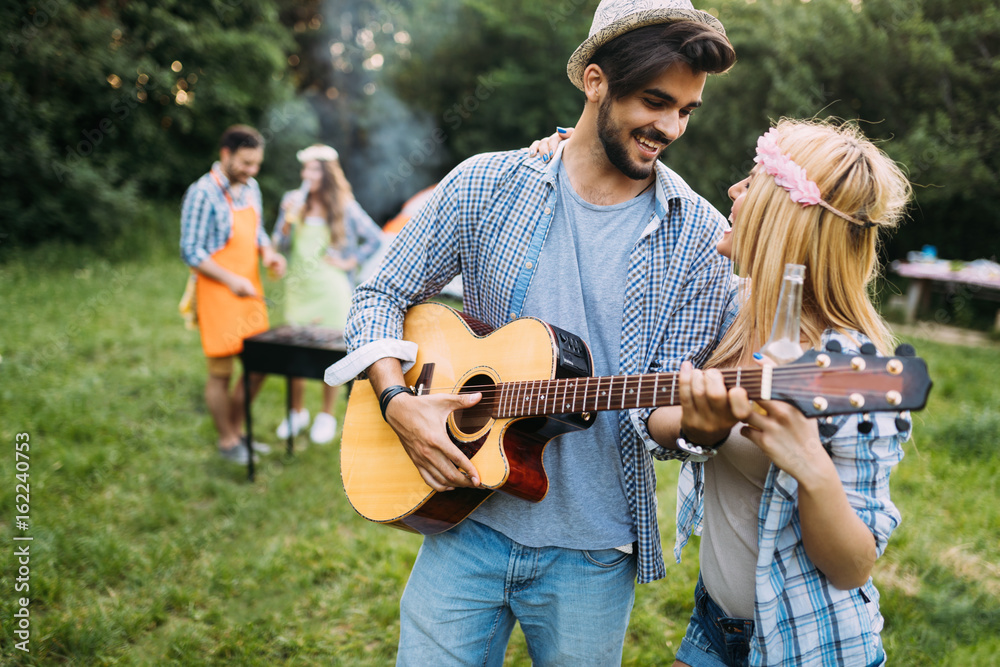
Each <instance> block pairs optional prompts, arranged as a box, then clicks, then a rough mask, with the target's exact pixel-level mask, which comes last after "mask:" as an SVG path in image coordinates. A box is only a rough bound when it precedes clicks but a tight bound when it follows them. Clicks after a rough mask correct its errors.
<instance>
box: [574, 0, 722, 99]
mask: <svg viewBox="0 0 1000 667" xmlns="http://www.w3.org/2000/svg"><path fill="white" fill-rule="evenodd" d="M675 21H694V22H695V23H701V24H704V25H706V26H708V27H709V28H712V29H713V30H715V31H717V32H719V34H721V35H722V36H723V37H725V35H726V29H725V28H724V27H723V26H722V21H720V20H719V19H717V18H715V17H714V16H712V15H711V14H709V13H708V12H703V11H700V10H698V9H695V8H694V6H693V5H692V4H691V2H690V1H689V0H601V4H600V5H598V6H597V11H596V12H594V22H593V24H591V26H590V36H589V37H587V39H586V40H584V42H583V44H581V45H580V46H579V47H578V48H577V49H576V51H574V52H573V55H572V56H570V59H569V64H568V65H567V66H566V74H567V75H569V80H570V81H572V82H573V85H574V86H576V87H577V88H579V89H580V90H583V70H585V69H586V68H587V65H588V64H590V59H591V58H593V57H594V54H595V53H597V50H598V49H599V48H601V47H602V46H604V45H605V44H607V43H608V42H610V41H611V40H613V39H614V38H615V37H620V36H621V35H624V34H625V33H627V32H629V31H632V30H635V29H636V28H644V27H645V26H648V25H656V24H658V23H673V22H675Z"/></svg>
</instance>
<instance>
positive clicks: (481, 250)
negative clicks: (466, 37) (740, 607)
mask: <svg viewBox="0 0 1000 667" xmlns="http://www.w3.org/2000/svg"><path fill="white" fill-rule="evenodd" d="M561 151H562V147H560V149H559V150H558V151H557V152H556V154H555V156H554V157H553V159H551V160H550V161H549V162H548V163H546V162H543V161H542V159H541V158H540V157H528V155H527V151H524V150H521V151H512V152H506V153H491V154H484V155H479V156H476V157H473V158H470V159H469V160H466V161H465V162H463V163H462V164H461V165H459V166H458V167H457V168H455V169H454V170H453V171H452V172H451V173H450V174H449V175H448V176H447V177H445V179H444V180H443V181H442V182H441V183H440V185H439V186H438V187H437V188H436V189H435V191H434V194H433V197H432V198H431V200H430V201H429V202H428V204H427V205H426V206H425V207H424V208H423V209H422V210H421V212H420V213H419V214H418V215H417V216H416V217H415V218H414V219H413V220H411V221H410V222H409V223H408V224H407V225H406V226H405V227H404V228H403V231H402V232H401V233H400V234H399V236H398V237H397V238H396V240H395V242H394V243H393V245H392V247H391V248H390V249H389V251H388V254H387V256H386V257H385V259H384V260H383V263H382V265H381V268H380V270H379V272H378V273H376V275H375V276H374V277H372V278H371V279H370V280H369V281H367V282H365V283H363V284H362V285H361V286H360V287H359V288H358V289H357V291H356V292H355V295H354V300H353V302H352V306H351V314H350V316H349V320H348V324H347V331H346V337H347V342H348V346H349V349H350V350H356V349H358V348H361V347H362V346H365V345H367V346H368V351H370V349H371V348H372V347H373V345H377V344H378V343H379V342H380V341H385V340H386V339H398V338H399V337H401V336H402V324H403V317H404V314H405V311H406V309H407V308H408V307H409V306H411V305H414V304H417V303H420V302H422V301H425V300H426V299H428V298H430V297H432V296H434V295H435V294H437V293H438V292H439V291H440V290H441V288H442V287H444V286H445V285H446V284H447V283H448V282H449V281H450V280H451V279H452V278H453V277H455V276H456V275H458V274H459V273H461V275H462V284H463V290H464V307H463V309H464V311H465V312H466V313H468V314H470V315H472V316H473V317H475V318H477V319H479V320H482V321H483V322H485V323H486V324H488V325H490V326H492V327H495V328H496V327H500V326H501V325H503V324H505V323H507V322H510V321H511V320H513V319H515V318H517V317H520V316H522V315H533V316H537V317H539V318H540V319H542V320H544V319H545V314H544V313H524V312H522V307H523V304H524V300H525V296H526V295H527V292H528V287H529V286H530V284H531V279H532V276H533V275H534V267H535V265H536V263H537V261H538V256H539V254H540V252H541V249H542V244H543V243H544V242H545V236H546V234H547V232H548V229H549V223H550V222H551V221H552V217H553V213H554V208H555V206H556V200H557V193H556V184H555V179H556V174H557V173H558V165H559V161H560V160H561V156H562V152H561ZM656 169H657V179H656V206H655V211H654V215H653V216H652V217H651V219H650V221H649V224H648V225H647V226H646V228H645V230H644V231H643V233H642V236H641V238H640V239H639V240H638V241H637V242H636V244H635V246H634V247H633V249H632V252H631V255H630V257H629V266H628V271H627V278H626V283H625V303H624V304H623V305H622V340H621V352H620V358H619V372H620V373H621V374H630V375H631V374H636V373H646V372H666V371H676V370H678V369H679V368H680V364H681V362H682V361H684V360H691V361H693V362H694V363H695V364H696V365H700V364H702V363H703V362H704V361H705V360H706V359H707V358H708V355H709V353H710V352H711V349H712V347H713V345H714V342H715V339H716V333H717V331H718V329H719V325H720V321H721V318H722V316H723V313H724V310H725V304H726V301H727V289H726V288H727V286H728V276H729V275H730V274H731V273H732V264H731V263H730V262H729V260H727V259H725V258H724V257H722V256H720V255H719V254H718V253H717V252H716V250H715V244H716V243H717V242H718V241H719V239H720V238H721V236H722V232H723V230H725V229H727V228H728V225H727V223H726V221H725V219H724V218H723V217H722V216H721V215H720V214H719V212H718V211H716V210H715V209H714V208H712V206H711V205H709V204H708V202H706V201H705V200H704V199H703V198H701V197H700V196H698V195H697V194H695V193H694V192H693V191H692V190H691V189H690V188H689V187H688V186H687V184H686V183H684V181H683V180H682V179H681V178H680V177H679V176H677V175H676V174H675V173H674V172H672V171H671V170H670V169H668V168H667V167H665V166H664V165H662V164H659V163H657V165H656ZM594 270H600V269H599V267H594ZM363 352H365V351H362V353H363ZM383 356H390V355H383ZM345 361H348V360H345ZM372 361H374V359H372ZM368 363H371V361H368ZM650 412H651V410H649V409H643V410H632V411H628V412H620V413H618V422H619V427H620V432H621V460H622V466H623V468H624V472H625V481H626V494H627V496H628V501H629V507H630V510H631V513H632V517H633V520H634V522H635V528H636V533H637V535H638V547H639V554H638V555H639V559H638V580H639V582H640V583H646V582H650V581H653V580H655V579H659V578H661V577H663V576H664V575H665V574H666V568H665V566H664V563H663V552H662V549H661V547H660V533H659V528H658V526H657V523H656V495H655V491H656V476H655V473H654V471H653V461H652V457H651V455H652V456H658V457H660V456H664V455H666V454H667V453H668V452H667V451H666V450H664V449H663V448H661V447H659V445H657V444H656V443H654V442H653V441H652V440H650V439H649V434H648V432H647V431H646V419H647V418H648V416H649V413H650ZM671 451H672V450H671Z"/></svg>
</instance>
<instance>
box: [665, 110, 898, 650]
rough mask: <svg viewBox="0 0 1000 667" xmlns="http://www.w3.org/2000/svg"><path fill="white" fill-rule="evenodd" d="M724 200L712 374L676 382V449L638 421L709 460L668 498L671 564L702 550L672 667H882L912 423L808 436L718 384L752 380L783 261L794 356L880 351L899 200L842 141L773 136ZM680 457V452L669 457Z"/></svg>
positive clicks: (857, 136) (871, 151)
mask: <svg viewBox="0 0 1000 667" xmlns="http://www.w3.org/2000/svg"><path fill="white" fill-rule="evenodd" d="M755 162H756V163H757V165H756V166H755V167H754V169H753V171H752V172H751V174H750V176H749V177H748V178H746V179H744V180H742V181H740V182H739V183H737V184H735V185H734V186H732V187H731V188H730V190H729V196H730V198H731V199H732V200H733V207H732V214H731V215H730V221H731V222H732V227H733V228H732V231H731V232H727V233H726V235H725V237H724V238H723V240H722V241H721V242H720V243H719V245H718V250H719V252H720V253H721V254H723V255H725V256H727V257H731V258H732V259H733V260H734V262H735V264H736V265H737V266H739V267H740V268H741V274H742V277H743V280H742V284H741V287H740V289H739V293H738V298H737V299H736V305H737V306H738V307H737V308H735V309H734V311H732V312H733V313H734V314H735V319H734V320H733V322H732V325H731V326H729V328H728V330H726V331H725V333H724V335H723V336H722V338H721V341H720V343H719V345H718V347H717V348H716V350H715V352H714V354H713V356H712V357H711V358H710V360H709V362H708V363H707V364H706V368H708V369H709V370H704V371H702V370H694V369H692V368H691V366H690V364H685V366H684V367H683V368H682V371H681V380H680V388H681V398H682V407H681V408H680V409H681V410H682V411H683V412H682V417H681V433H680V434H678V433H672V432H670V430H669V428H664V426H663V424H667V423H669V421H668V419H667V417H668V416H669V412H668V411H669V410H677V409H678V408H668V409H661V410H657V411H656V412H654V413H653V414H652V415H651V417H650V419H649V422H648V427H649V431H650V434H651V436H652V437H653V439H654V440H656V441H657V442H660V443H668V445H667V446H670V445H669V443H674V446H676V444H677V443H676V441H677V439H678V438H683V439H684V440H687V441H688V442H689V443H694V444H698V445H701V446H703V447H705V448H706V453H707V456H698V457H693V458H701V459H702V460H701V461H694V460H691V459H689V460H687V461H686V462H685V463H684V465H683V468H682V471H681V477H680V480H679V482H678V489H677V493H678V513H677V544H676V546H675V556H676V557H677V559H678V560H679V559H680V551H681V548H682V547H683V546H684V544H685V543H686V542H687V540H688V538H689V537H690V536H691V535H692V534H698V533H699V532H700V533H701V535H702V540H701V546H700V549H699V557H700V565H701V573H700V576H699V581H698V586H697V588H696V592H695V611H694V613H693V614H692V617H691V621H690V624H689V626H688V631H687V635H686V637H685V638H684V641H683V642H682V644H681V647H680V649H679V651H678V654H677V662H676V663H674V664H675V667H678V666H684V665H690V666H691V667H701V666H703V665H748V664H749V665H880V664H883V663H884V662H885V653H884V651H883V649H882V643H881V639H880V636H879V632H880V630H881V628H882V624H883V620H882V616H881V615H880V613H879V608H878V601H879V594H878V591H877V590H876V589H875V587H874V585H873V584H872V579H871V576H870V575H871V571H872V567H873V565H874V563H875V560H876V558H878V557H879V556H880V555H881V554H882V552H883V551H884V550H885V547H886V543H887V542H888V540H889V536H890V535H891V534H892V532H893V530H894V529H895V528H896V526H897V525H898V524H899V521H900V515H899V512H898V511H897V509H896V507H895V506H894V505H893V503H892V501H891V500H890V497H889V472H890V470H891V468H892V467H893V466H894V465H895V464H896V463H898V462H899V461H900V459H901V458H902V456H903V450H902V447H901V445H902V443H903V442H904V441H905V440H906V439H907V438H908V437H909V434H910V432H909V429H910V423H909V422H908V421H906V420H896V419H894V417H895V415H893V414H890V413H878V414H874V415H872V416H871V421H872V423H871V424H862V422H861V419H862V418H861V417H859V416H857V415H853V416H847V417H841V418H839V419H838V420H837V421H836V422H835V425H834V426H832V427H829V428H824V432H823V433H822V434H821V433H820V430H819V429H818V424H817V422H816V420H811V419H807V418H805V417H804V416H803V415H802V414H800V413H799V412H798V411H796V410H795V409H794V408H793V407H791V406H789V405H787V404H784V403H780V402H769V401H762V402H761V407H762V408H763V410H764V411H766V414H761V412H760V411H755V410H752V409H751V405H750V402H749V401H748V400H747V395H746V392H745V391H744V390H743V389H732V390H729V391H728V392H727V391H726V389H725V385H724V384H723V382H722V375H721V373H720V372H719V371H718V370H715V369H719V368H733V367H738V366H752V365H753V364H754V363H755V362H757V363H760V362H761V361H762V357H761V355H760V354H759V353H758V352H756V351H757V350H759V349H760V348H761V346H762V345H763V344H764V342H765V341H766V340H767V339H768V336H769V335H770V328H771V324H772V321H773V317H774V312H775V309H776V307H777V302H778V295H779V292H780V289H781V279H782V274H783V271H782V269H783V267H784V265H785V264H786V263H794V264H802V265H805V266H806V273H805V282H804V285H803V296H802V318H801V343H802V347H803V348H804V349H808V348H817V349H822V348H824V347H825V346H826V345H827V344H828V343H829V342H830V341H836V342H838V343H839V344H840V345H841V347H842V348H843V349H844V350H845V351H846V350H855V351H856V350H859V349H860V348H861V346H862V345H864V344H866V343H872V344H874V346H875V348H876V349H877V350H878V352H879V353H882V354H886V353H889V352H890V350H891V347H892V344H893V341H892V335H891V333H890V332H889V330H888V328H887V327H886V324H885V322H884V321H883V320H882V318H881V317H880V316H879V314H878V312H877V311H876V309H875V307H874V306H873V304H872V302H871V299H870V294H871V282H872V279H873V278H874V277H875V276H876V275H877V273H878V270H879V262H878V241H879V234H880V233H881V232H883V231H885V230H889V229H891V228H893V227H894V226H895V225H896V224H897V223H898V221H899V219H900V218H901V216H902V214H903V212H904V209H905V207H906V204H907V202H908V199H909V196H910V186H909V183H908V181H907V179H906V178H905V176H904V175H903V174H902V172H901V171H900V169H899V167H898V166H897V165H896V164H895V163H894V162H892V160H890V159H889V158H888V157H887V156H886V155H885V154H884V153H883V152H881V151H880V150H879V149H878V148H876V147H875V146H874V145H873V144H872V143H871V142H870V141H868V140H867V139H866V138H865V137H864V136H863V135H862V134H861V132H860V131H859V130H857V129H856V128H855V127H853V126H851V125H833V124H830V123H826V122H818V121H814V122H804V121H790V120H783V121H781V122H780V123H778V125H777V127H775V128H772V129H771V130H769V131H768V132H767V133H766V134H765V135H764V136H762V137H761V138H760V140H759V141H758V144H757V157H756V158H755ZM681 445H684V442H683V441H682V442H681Z"/></svg>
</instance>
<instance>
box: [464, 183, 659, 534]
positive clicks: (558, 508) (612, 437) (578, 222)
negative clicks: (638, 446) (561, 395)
mask: <svg viewBox="0 0 1000 667" xmlns="http://www.w3.org/2000/svg"><path fill="white" fill-rule="evenodd" d="M556 189H557V197H558V198H557V200H556V207H555V213H554V215H553V218H552V224H551V227H550V228H549V232H548V236H547V237H546V239H545V245H544V246H543V248H542V252H541V255H540V256H539V258H538V267H537V268H536V270H535V275H534V276H533V278H532V281H531V286H530V287H529V289H528V294H527V298H526V300H525V302H524V309H523V311H522V313H523V314H524V315H530V316H533V317H537V318H539V319H541V320H543V321H545V322H548V323H549V324H552V325H555V326H557V327H559V328H561V329H564V330H566V331H569V332H571V333H574V334H576V335H578V336H580V337H581V338H583V340H584V341H586V342H587V344H588V345H589V347H590V351H591V353H592V355H593V357H594V375H599V376H605V375H616V374H617V373H618V368H619V355H620V350H621V331H622V316H623V303H624V300H625V277H626V272H627V270H628V258H629V255H630V253H631V252H632V248H633V246H634V245H635V243H636V242H637V241H638V240H639V237H640V236H641V234H642V231H643V230H644V229H645V228H646V226H647V225H648V224H649V222H650V219H651V218H652V216H653V212H654V206H655V195H654V190H653V187H650V188H649V189H648V190H646V191H645V192H643V193H642V194H641V195H639V196H637V197H635V198H633V199H631V200H629V201H627V202H623V203H621V204H615V205H613V206H597V205H595V204H591V203H589V202H586V201H584V200H583V199H581V198H580V196H579V195H578V194H577V193H576V192H575V191H574V190H573V186H572V185H571V184H570V181H569V176H568V175H567V174H566V171H565V168H564V167H563V165H562V163H560V168H559V173H558V177H557V184H556ZM596 414H597V419H596V420H595V423H594V425H593V426H591V427H590V428H589V429H587V430H584V431H573V432H571V433H567V434H565V435H562V436H559V437H558V438H555V439H554V440H552V441H551V442H549V445H548V447H547V448H546V449H545V456H544V459H543V460H544V463H545V471H546V474H547V475H548V478H549V492H548V495H546V497H545V498H544V499H543V500H542V501H541V502H539V503H532V502H529V501H526V500H521V499H520V498H515V497H513V496H510V495H507V494H505V493H496V494H493V496H491V497H490V499H489V500H487V501H486V502H485V503H483V505H481V506H480V507H479V509H477V510H476V511H475V512H474V513H473V514H472V519H474V520H475V521H479V522H480V523H483V524H485V525H487V526H490V527H491V528H493V529H494V530H497V531H499V532H501V533H503V534H504V535H506V536H507V537H509V538H511V539H512V540H514V541H515V542H518V543H520V544H523V545H525V546H529V547H545V546H557V547H565V548H569V549H612V548H615V547H620V546H624V545H627V544H631V543H632V542H634V541H635V539H636V532H635V527H634V526H633V523H632V515H631V513H630V512H629V505H628V496H627V494H626V491H625V480H624V472H623V470H622V461H621V455H620V453H619V444H620V438H621V435H620V432H619V428H618V421H617V413H615V412H598V413H596Z"/></svg>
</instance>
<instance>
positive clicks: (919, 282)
mask: <svg viewBox="0 0 1000 667" xmlns="http://www.w3.org/2000/svg"><path fill="white" fill-rule="evenodd" d="M889 268H891V269H892V271H893V272H894V273H896V274H898V275H900V276H902V277H904V278H908V279H909V280H910V286H909V288H907V291H906V322H907V324H912V323H914V322H915V321H916V320H917V315H918V314H919V311H920V309H921V308H926V307H927V304H928V302H929V301H930V293H931V289H934V288H937V289H939V290H940V291H945V292H948V293H949V294H955V293H958V292H959V290H961V291H963V292H965V293H967V294H968V295H969V296H970V297H972V296H975V297H977V298H983V299H989V300H992V301H1000V273H992V272H987V271H982V270H979V269H977V268H976V267H974V266H969V265H963V267H962V268H960V269H958V270H957V271H953V270H952V263H951V262H948V261H944V260H939V261H935V262H912V263H910V262H899V261H896V262H893V263H892V264H890V266H889ZM993 327H994V329H996V330H998V331H1000V310H998V311H997V316H996V320H995V321H994V323H993Z"/></svg>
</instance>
